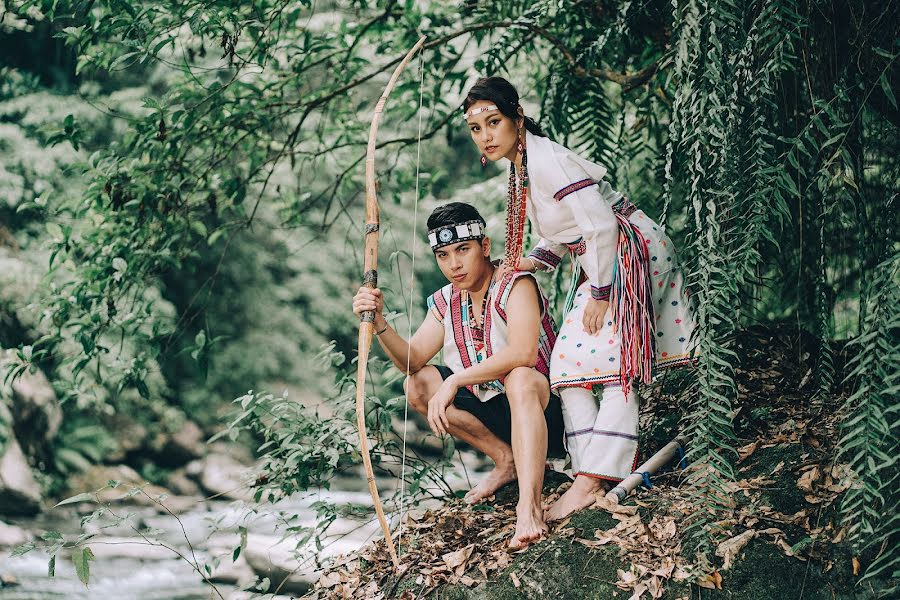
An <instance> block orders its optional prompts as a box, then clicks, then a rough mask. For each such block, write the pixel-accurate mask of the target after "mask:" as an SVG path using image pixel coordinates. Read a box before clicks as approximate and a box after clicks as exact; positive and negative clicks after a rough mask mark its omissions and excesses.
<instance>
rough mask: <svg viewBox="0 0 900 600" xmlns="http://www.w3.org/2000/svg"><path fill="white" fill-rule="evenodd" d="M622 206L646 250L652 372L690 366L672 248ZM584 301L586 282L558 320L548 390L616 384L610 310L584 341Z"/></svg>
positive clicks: (687, 324)
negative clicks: (650, 319)
mask: <svg viewBox="0 0 900 600" xmlns="http://www.w3.org/2000/svg"><path fill="white" fill-rule="evenodd" d="M626 206H627V209H630V210H628V213H629V214H628V215H627V220H628V222H629V223H630V224H631V225H632V226H634V227H635V228H636V229H637V230H638V231H639V232H640V234H641V236H642V237H643V240H644V243H645V244H646V246H647V250H648V255H647V267H648V277H649V278H650V294H651V298H652V304H653V319H652V320H653V323H654V327H653V331H652V335H653V336H654V340H655V342H656V343H655V364H654V372H659V370H661V369H664V368H668V367H672V366H678V365H685V364H688V363H690V362H691V360H692V358H691V348H690V343H691V332H692V331H693V329H694V320H693V317H692V315H691V311H690V307H689V305H688V297H687V293H686V290H685V288H684V277H683V275H682V273H681V269H680V267H679V264H678V260H677V256H676V254H675V246H674V244H672V240H671V239H669V236H668V235H666V233H665V231H664V230H663V228H662V227H661V226H660V225H658V224H657V223H655V222H654V221H653V220H652V219H650V218H649V217H648V216H647V215H646V214H644V212H643V211H641V210H637V209H635V208H634V205H632V204H630V203H627V204H626ZM615 208H617V209H618V208H619V207H615ZM632 211H633V212H632ZM621 214H625V213H621ZM590 298H591V290H590V282H587V281H585V282H584V283H582V284H581V285H580V286H579V287H578V290H577V291H576V292H575V298H574V303H573V305H572V308H571V310H569V312H567V313H566V315H565V316H564V317H563V322H562V325H561V327H560V330H559V336H558V337H557V339H556V345H555V346H554V347H553V354H552V357H551V361H550V386H551V388H552V389H554V390H556V389H557V388H560V387H569V386H579V387H584V388H588V389H590V388H592V387H593V386H594V385H603V384H610V383H614V382H616V381H620V380H621V379H622V377H621V370H620V369H621V363H622V338H621V336H620V335H619V332H618V331H617V330H616V328H615V327H614V324H613V317H612V310H611V311H610V312H608V313H607V314H606V318H605V319H604V322H603V327H602V328H601V330H600V332H599V334H597V335H593V336H592V335H589V334H588V333H587V331H586V330H585V329H584V326H583V325H582V317H583V315H584V309H585V306H586V305H587V301H588V300H590Z"/></svg>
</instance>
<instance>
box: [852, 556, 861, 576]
mask: <svg viewBox="0 0 900 600" xmlns="http://www.w3.org/2000/svg"><path fill="white" fill-rule="evenodd" d="M852 562H853V576H854V577H859V559H858V558H856V557H855V556H854V557H853V561H852Z"/></svg>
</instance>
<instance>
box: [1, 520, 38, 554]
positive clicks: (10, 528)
mask: <svg viewBox="0 0 900 600" xmlns="http://www.w3.org/2000/svg"><path fill="white" fill-rule="evenodd" d="M29 539H31V536H30V535H29V534H28V532H27V531H25V530H24V529H22V528H21V527H16V526H15V525H9V524H8V523H4V522H3V521H0V548H12V547H13V546H18V545H20V544H24V543H25V542H27V541H28V540H29Z"/></svg>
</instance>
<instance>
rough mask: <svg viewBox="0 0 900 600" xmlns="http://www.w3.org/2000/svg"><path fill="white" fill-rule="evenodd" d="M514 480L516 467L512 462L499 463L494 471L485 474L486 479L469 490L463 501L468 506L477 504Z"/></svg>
mask: <svg viewBox="0 0 900 600" xmlns="http://www.w3.org/2000/svg"><path fill="white" fill-rule="evenodd" d="M515 479H516V465H515V463H513V462H512V461H509V463H500V464H498V465H496V466H495V467H494V470H493V471H491V472H490V473H488V474H487V477H485V478H484V479H482V480H481V483H479V484H478V485H476V486H475V487H473V488H472V489H471V490H469V493H468V494H466V497H465V501H466V502H467V503H469V504H477V503H478V502H481V501H482V500H484V499H485V498H487V497H488V496H491V495H493V493H494V492H496V491H497V490H499V489H500V488H502V487H503V486H504V485H506V484H507V483H509V482H510V481H515Z"/></svg>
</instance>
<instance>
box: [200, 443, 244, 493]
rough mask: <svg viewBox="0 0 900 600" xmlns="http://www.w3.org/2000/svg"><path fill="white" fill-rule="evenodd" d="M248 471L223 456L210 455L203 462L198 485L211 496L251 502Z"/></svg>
mask: <svg viewBox="0 0 900 600" xmlns="http://www.w3.org/2000/svg"><path fill="white" fill-rule="evenodd" d="M251 479H252V476H251V474H250V469H248V468H247V467H246V466H244V465H242V464H241V463H239V462H237V461H236V460H234V459H233V458H231V457H230V456H227V455H225V454H210V455H208V456H207V457H206V458H205V459H204V460H203V472H202V473H201V474H200V484H201V485H202V486H203V488H204V489H206V491H208V492H209V493H211V494H217V495H220V496H224V497H226V498H231V499H233V500H251V499H252V498H253V491H252V490H251V489H250V481H251Z"/></svg>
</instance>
